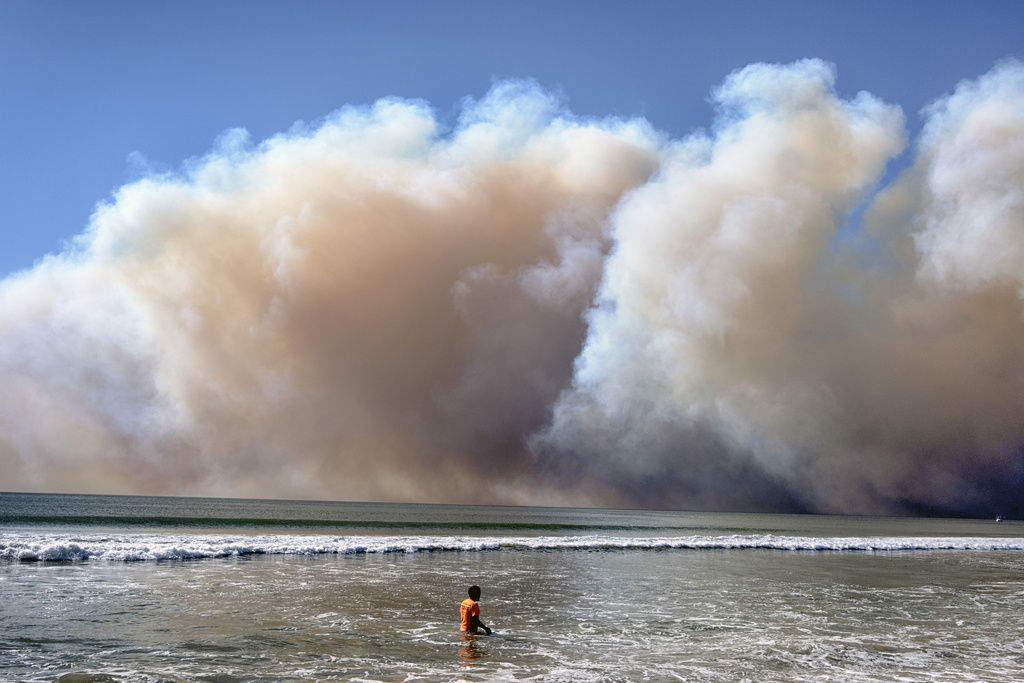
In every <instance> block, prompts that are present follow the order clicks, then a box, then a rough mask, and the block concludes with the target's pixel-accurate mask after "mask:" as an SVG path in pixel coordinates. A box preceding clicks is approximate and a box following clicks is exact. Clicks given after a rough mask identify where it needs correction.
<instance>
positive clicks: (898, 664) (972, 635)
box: [0, 493, 1024, 683]
mask: <svg viewBox="0 0 1024 683" xmlns="http://www.w3.org/2000/svg"><path fill="white" fill-rule="evenodd" d="M471 584H479V585H480V586H481V587H482V589H483V597H482V599H481V601H480V602H481V608H482V615H481V616H482V618H483V620H484V622H486V623H487V624H488V625H490V626H491V627H492V628H493V629H494V630H495V633H494V634H493V635H491V636H489V637H485V636H461V637H460V634H459V632H458V606H459V603H460V602H461V600H462V599H463V597H465V591H466V587H468V586H469V585H471ZM0 680H2V681H61V682H63V683H87V682H100V681H208V682H211V683H213V682H218V683H221V682H223V683H228V682H235V681H239V682H240V681H320V680H356V681H522V680H535V681H642V680H648V681H673V680H684V681H729V682H735V681H752V682H757V683H761V682H763V681H950V682H952V681H956V682H958V683H959V682H961V681H1000V682H1002V681H1019V680H1024V525H1022V524H1018V523H1015V522H1010V521H1008V522H1003V523H1001V524H997V523H995V522H994V521H966V520H937V519H891V518H862V517H856V518H855V517H819V516H791V515H745V514H721V513H715V514H710V513H689V512H636V511H623V510H583V509H552V508H512V507H459V506H439V505H382V504H359V503H311V502H282V501H255V500H211V499H187V498H143V497H121V496H71V495H37V494H11V493H0Z"/></svg>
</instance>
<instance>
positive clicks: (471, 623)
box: [459, 586, 491, 635]
mask: <svg viewBox="0 0 1024 683" xmlns="http://www.w3.org/2000/svg"><path fill="white" fill-rule="evenodd" d="M479 599H480V586H470V587H469V597H468V598H466V599H465V600H463V601H462V606H461V607H460V608H459V612H460V613H461V615H462V628H461V629H460V630H462V631H464V632H466V633H479V632H480V629H483V631H484V632H485V633H486V634H487V635H491V629H489V628H487V625H486V624H484V622H482V621H480V603H478V602H477V600H479Z"/></svg>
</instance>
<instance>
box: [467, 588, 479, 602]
mask: <svg viewBox="0 0 1024 683" xmlns="http://www.w3.org/2000/svg"><path fill="white" fill-rule="evenodd" d="M469 597H471V598H473V599H474V600H479V599H480V586H470V587H469Z"/></svg>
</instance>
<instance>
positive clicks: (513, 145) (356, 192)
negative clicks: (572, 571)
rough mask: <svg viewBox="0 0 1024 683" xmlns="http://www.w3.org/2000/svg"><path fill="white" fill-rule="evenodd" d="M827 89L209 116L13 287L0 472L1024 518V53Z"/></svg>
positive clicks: (345, 495)
mask: <svg viewBox="0 0 1024 683" xmlns="http://www.w3.org/2000/svg"><path fill="white" fill-rule="evenodd" d="M836 78H837V74H836V69H835V67H833V66H832V65H831V64H828V63H825V62H822V61H818V60H805V61H800V62H796V63H791V64H785V65H777V64H753V65H751V66H748V67H746V68H744V69H741V70H739V71H736V72H734V73H732V74H731V75H729V76H728V77H727V78H726V79H725V80H724V82H723V83H722V84H721V85H720V87H718V88H717V89H716V90H715V92H714V93H713V94H712V98H711V99H712V104H713V107H714V111H715V119H714V124H713V126H712V127H711V128H710V129H709V130H708V131H698V132H695V133H693V134H691V135H689V136H686V137H681V138H677V137H672V136H670V135H669V134H667V133H665V132H662V131H660V130H658V129H656V128H655V127H654V126H652V125H651V124H650V123H648V122H647V121H645V120H643V119H620V118H614V117H610V118H606V119H595V118H588V117H578V116H575V115H574V114H573V113H572V112H571V111H570V110H569V109H568V108H567V106H566V104H565V103H564V101H563V100H562V99H560V97H559V96H558V95H556V94H553V93H551V92H548V91H545V90H544V89H543V88H541V87H540V86H538V85H537V84H536V83H533V82H531V81H502V82H498V83H496V84H495V85H494V87H493V88H492V90H491V91H490V92H489V93H488V94H487V95H486V96H485V97H483V98H481V99H480V100H478V101H473V100H466V101H464V103H463V105H462V108H461V111H460V113H459V114H458V116H457V119H456V120H454V122H447V123H446V121H447V119H446V118H445V117H443V116H441V115H439V114H438V113H437V112H436V111H434V110H433V109H431V107H430V106H429V105H428V104H427V103H425V102H422V101H410V100H401V99H384V100H380V101H378V102H376V103H375V104H373V105H370V106H359V107H356V106H352V107H345V108H343V109H341V110H339V111H337V112H335V113H333V114H331V115H330V116H328V117H327V118H325V119H324V120H322V121H320V122H318V123H315V124H310V125H299V126H296V127H295V128H293V129H291V130H289V131H288V132H287V133H283V134H280V135H278V136H275V137H272V138H269V139H267V140H263V141H256V140H252V139H251V138H250V136H249V135H248V134H247V133H246V132H245V131H244V130H230V131H227V132H225V133H224V134H222V136H221V137H220V138H219V139H218V141H217V142H216V144H215V146H214V148H213V149H212V150H211V151H210V152H209V153H208V154H207V155H205V156H204V157H202V158H199V159H195V160H192V161H190V162H188V163H187V164H185V165H184V166H183V167H182V168H180V169H178V170H175V171H173V172H159V173H150V174H149V175H147V176H146V177H143V178H142V179H140V180H138V181H135V182H132V183H129V184H126V185H124V186H123V187H121V188H120V189H119V190H117V192H116V193H115V195H114V197H113V199H112V200H111V201H110V202H108V203H105V204H103V205H101V206H100V207H99V208H98V209H97V211H96V213H95V214H94V215H93V217H92V219H91V222H90V224H89V227H88V229H87V230H86V231H85V232H84V233H83V234H82V235H81V236H79V237H78V238H77V239H76V241H75V242H74V244H73V245H71V246H70V247H69V248H68V249H67V250H65V251H64V252H63V253H61V254H59V255H53V256H49V257H47V258H45V259H43V260H41V261H40V262H38V263H37V264H36V265H35V267H33V268H31V269H28V270H25V271H22V272H20V273H17V274H14V275H11V276H9V277H7V278H6V279H5V280H3V281H0V377H3V378H4V383H3V392H2V394H0V482H3V485H2V486H0V490H49V491H80V492H110V493H154V494H174V495H187V494H198V495H230V496H260V497H285V498H320V499H347V500H394V501H426V502H453V503H515V504H571V505H604V506H639V507H671V508H681V509H731V510H777V511H814V512H845V513H931V514H936V513H945V514H982V515H990V514H995V513H1002V514H1014V513H1019V514H1024V506H1022V503H1021V502H1019V495H1018V493H1019V491H1020V488H1021V486H1024V420H1022V419H1021V406H1024V300H1022V297H1024V65H1022V64H1021V63H1019V62H1015V61H1006V62H1003V63H1000V64H998V65H996V66H995V67H993V69H992V70H991V71H989V72H988V73H987V74H984V75H982V76H980V77H978V78H977V79H976V80H973V81H966V82H963V83H960V84H958V85H955V84H950V87H951V88H952V87H953V86H954V85H955V90H953V91H952V94H951V95H949V96H945V97H943V98H941V99H938V100H936V101H935V102H934V103H933V104H932V105H931V106H930V107H929V108H928V109H927V110H926V112H925V114H924V127H923V132H922V134H921V135H920V137H919V139H915V140H908V133H907V123H906V121H905V113H904V112H903V111H901V109H900V108H899V107H897V106H894V105H891V104H887V103H886V102H884V101H882V100H881V99H879V98H877V97H875V96H872V95H870V94H868V93H861V94H859V95H857V96H856V97H854V98H852V99H843V98H841V97H839V96H838V95H837V94H836V90H835V85H836ZM908 146H909V147H910V148H911V151H912V154H913V159H914V160H913V163H912V165H911V166H910V167H909V168H908V169H907V170H905V171H904V172H902V173H901V174H900V175H899V176H898V177H896V178H895V179H894V180H891V181H890V180H888V179H887V178H888V176H886V169H887V164H888V163H889V162H890V161H892V160H893V159H894V158H895V157H896V156H898V155H900V154H901V153H902V152H903V151H904V149H906V148H907V147H908ZM883 183H885V184H883Z"/></svg>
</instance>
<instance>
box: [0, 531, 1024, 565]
mask: <svg viewBox="0 0 1024 683" xmlns="http://www.w3.org/2000/svg"><path fill="white" fill-rule="evenodd" d="M574 550H608V551H616V550H778V551H808V552H812V551H831V552H842V551H861V552H891V551H944V550H961V551H992V550H1014V551H1015V550H1024V538H984V537H945V538H941V537H940V538H936V537H829V538H818V537H808V536H778V535H771V534H753V535H727V536H678V537H664V538H662V537H648V538H630V537H616V536H601V535H590V536H536V537H528V536H523V537H497V536H495V537H478V536H286V535H266V536H241V535H202V536H183V535H159V534H121V535H99V534H96V535H84V534H83V535H69V534H39V533H36V534H31V533H3V534H0V559H3V560H12V561H77V560H108V561H140V560H185V559H199V558H213V557H232V556H241V555H326V554H339V555H345V554H369V553H417V552H441V551H452V552H481V551H574Z"/></svg>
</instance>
